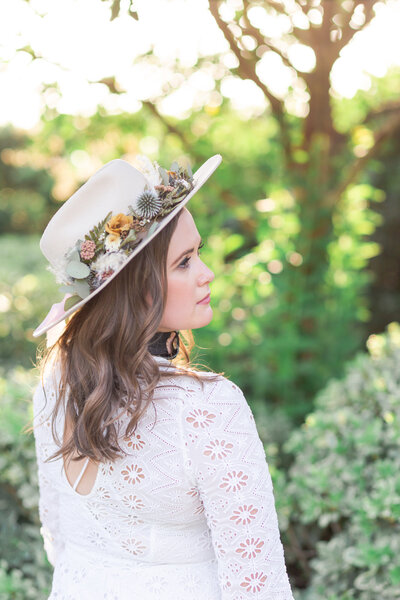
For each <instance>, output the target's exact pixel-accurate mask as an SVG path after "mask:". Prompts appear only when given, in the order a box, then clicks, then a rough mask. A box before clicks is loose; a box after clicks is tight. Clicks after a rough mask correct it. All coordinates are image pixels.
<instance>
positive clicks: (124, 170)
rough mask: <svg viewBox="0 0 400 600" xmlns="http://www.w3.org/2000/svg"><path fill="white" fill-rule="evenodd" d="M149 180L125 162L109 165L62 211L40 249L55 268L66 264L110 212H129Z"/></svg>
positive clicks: (52, 222) (52, 221)
mask: <svg viewBox="0 0 400 600" xmlns="http://www.w3.org/2000/svg"><path fill="white" fill-rule="evenodd" d="M146 184H147V179H146V177H145V176H144V175H143V173H141V172H140V171H139V170H138V169H136V168H135V167H133V166H132V165H131V164H129V163H128V162H126V161H125V160H122V159H119V158H117V159H115V160H112V161H110V162H108V163H107V164H105V165H104V166H103V167H102V168H101V169H99V170H98V171H97V172H96V173H95V174H94V175H92V177H90V179H88V181H87V182H86V183H84V184H83V185H82V187H80V188H79V189H78V190H77V191H76V192H75V193H74V194H73V195H72V196H71V197H70V198H69V199H68V200H66V202H65V203H64V204H63V205H62V206H61V207H60V208H59V210H58V211H57V212H56V213H55V215H54V216H53V218H52V219H51V220H50V222H49V224H48V225H47V227H46V229H45V230H44V232H43V235H42V237H41V240H40V249H41V251H42V252H43V254H44V255H45V257H46V258H47V260H48V261H49V263H50V264H51V265H56V264H57V263H59V262H60V261H62V260H63V258H64V256H65V254H66V253H67V252H68V250H69V249H70V248H71V247H73V246H74V245H75V244H76V242H77V240H79V239H84V236H85V234H87V232H88V231H90V230H91V229H92V228H93V227H94V226H95V225H97V224H98V223H99V222H100V221H101V220H103V219H104V218H105V217H106V215H107V214H108V213H109V212H111V211H112V212H113V214H117V213H126V212H128V210H129V209H128V207H129V205H132V204H135V201H136V198H137V197H138V196H139V195H140V194H141V193H142V192H143V191H144V188H145V186H146Z"/></svg>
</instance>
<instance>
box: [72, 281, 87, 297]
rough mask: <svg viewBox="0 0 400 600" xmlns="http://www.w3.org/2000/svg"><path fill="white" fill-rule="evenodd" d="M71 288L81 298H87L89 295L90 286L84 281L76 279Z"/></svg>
mask: <svg viewBox="0 0 400 600" xmlns="http://www.w3.org/2000/svg"><path fill="white" fill-rule="evenodd" d="M72 288H73V290H74V292H76V293H77V294H78V295H79V296H80V297H81V298H87V297H88V296H89V294H90V286H89V284H88V282H87V281H86V279H76V280H75V281H74V283H73V286H72Z"/></svg>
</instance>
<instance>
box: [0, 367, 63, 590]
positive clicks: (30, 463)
mask: <svg viewBox="0 0 400 600" xmlns="http://www.w3.org/2000/svg"><path fill="white" fill-rule="evenodd" d="M33 386H34V374H33V372H32V371H31V372H29V371H24V370H23V369H21V368H19V369H15V370H13V371H11V372H9V373H8V374H7V378H5V377H1V378H0V390H1V404H0V506H1V508H2V511H1V512H2V518H1V521H0V547H1V560H0V600H43V598H44V597H47V596H46V594H47V595H48V593H49V587H50V579H51V568H50V566H49V564H48V562H47V559H46V558H45V555H44V551H43V540H42V538H41V536H40V533H39V526H40V524H39V517H38V507H37V503H38V491H37V486H38V482H37V467H36V458H35V452H34V443H33V434H30V435H27V434H25V433H23V428H24V427H25V426H26V425H27V424H28V423H30V420H31V418H32V415H31V396H32V389H33Z"/></svg>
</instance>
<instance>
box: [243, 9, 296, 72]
mask: <svg viewBox="0 0 400 600" xmlns="http://www.w3.org/2000/svg"><path fill="white" fill-rule="evenodd" d="M248 9H249V0H244V1H243V19H244V21H245V23H246V27H245V28H243V33H246V34H248V35H251V36H253V37H254V38H255V39H256V40H257V43H258V45H259V46H262V45H265V46H268V48H270V50H272V51H273V52H276V54H278V55H279V56H280V57H281V59H282V61H283V62H284V64H285V65H286V66H288V67H290V68H292V69H294V66H293V65H292V63H291V62H290V60H289V59H288V57H287V56H286V55H285V54H284V53H283V52H282V50H280V49H279V48H278V47H277V46H276V45H275V44H274V42H273V41H272V40H271V39H270V38H267V37H266V36H265V35H263V34H262V33H261V31H260V30H259V29H257V27H254V25H252V24H251V22H250V19H249V16H248Z"/></svg>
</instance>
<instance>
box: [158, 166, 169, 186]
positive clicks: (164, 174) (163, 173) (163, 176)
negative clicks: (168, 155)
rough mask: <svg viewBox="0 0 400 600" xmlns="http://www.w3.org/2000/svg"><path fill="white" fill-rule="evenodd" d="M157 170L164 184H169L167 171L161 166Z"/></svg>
mask: <svg viewBox="0 0 400 600" xmlns="http://www.w3.org/2000/svg"><path fill="white" fill-rule="evenodd" d="M158 171H159V173H160V175H161V179H162V182H163V184H164V185H169V177H168V173H167V171H166V170H165V169H163V168H162V167H159V168H158Z"/></svg>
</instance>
